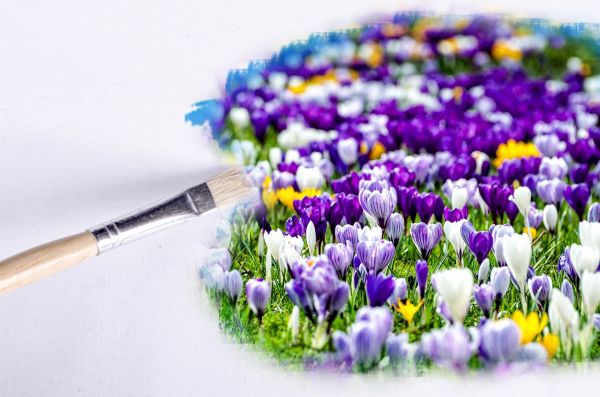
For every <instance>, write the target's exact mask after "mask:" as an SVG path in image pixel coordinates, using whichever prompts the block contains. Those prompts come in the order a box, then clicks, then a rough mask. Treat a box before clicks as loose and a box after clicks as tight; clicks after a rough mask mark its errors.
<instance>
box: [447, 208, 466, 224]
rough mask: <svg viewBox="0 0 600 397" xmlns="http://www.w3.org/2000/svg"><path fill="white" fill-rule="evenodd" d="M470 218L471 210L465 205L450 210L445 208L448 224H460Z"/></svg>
mask: <svg viewBox="0 0 600 397" xmlns="http://www.w3.org/2000/svg"><path fill="white" fill-rule="evenodd" d="M468 216H469V210H468V208H467V206H466V205H465V206H464V207H462V208H455V209H452V210H451V209H450V208H448V207H446V208H444V219H445V220H446V221H447V222H458V221H460V220H463V219H467V217H468Z"/></svg>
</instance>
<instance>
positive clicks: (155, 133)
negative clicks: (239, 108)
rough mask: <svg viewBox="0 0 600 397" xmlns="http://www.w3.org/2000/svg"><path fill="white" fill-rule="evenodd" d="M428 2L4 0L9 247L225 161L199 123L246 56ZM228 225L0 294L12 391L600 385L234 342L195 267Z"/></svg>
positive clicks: (585, 17)
mask: <svg viewBox="0 0 600 397" xmlns="http://www.w3.org/2000/svg"><path fill="white" fill-rule="evenodd" d="M420 3H422V2H409V3H406V2H404V3H401V2H384V1H381V0H375V1H374V0H371V1H364V2H359V1H352V0H336V1H325V0H303V1H248V0H246V1H244V0H235V1H226V0H220V1H214V0H196V1H163V2H158V1H147V0H146V1H142V0H135V1H123V0H103V1H82V0H73V1H64V0H63V1H60V0H59V1H51V2H50V1H25V0H18V1H14V0H2V1H1V2H0V258H1V257H6V256H9V255H11V254H13V253H15V252H17V251H19V250H22V249H25V248H28V247H30V246H32V245H35V244H38V243H42V242H44V241H47V240H50V239H53V238H57V237H61V236H64V235H67V234H70V233H75V232H78V231H80V230H83V229H84V228H86V227H90V226H93V225H95V224H97V223H100V222H102V221H105V220H108V219H111V218H113V217H114V216H116V215H120V214H122V213H124V212H128V211H130V210H132V209H136V208H137V207H139V206H140V205H144V204H147V203H149V202H153V201H156V200H158V199H161V198H164V197H165V196H168V195H170V194H173V193H177V192H178V191H179V190H182V189H184V188H186V187H187V186H189V185H193V184H195V183H198V182H199V181H202V180H203V179H204V178H205V177H206V176H208V175H209V174H210V172H211V171H212V170H214V169H215V168H216V167H217V166H218V164H219V162H218V159H217V157H216V154H214V153H213V150H212V149H211V146H210V145H208V144H207V142H206V140H204V139H203V138H202V137H201V135H200V133H199V130H198V129H197V128H192V127H190V126H189V125H187V124H185V123H184V121H183V117H184V114H185V113H187V112H188V111H189V110H191V106H190V105H191V104H192V103H194V102H196V101H198V100H200V99H205V98H211V97H214V96H217V95H219V93H220V87H221V86H222V84H223V82H224V77H225V74H226V71H227V70H229V69H230V68H233V67H242V66H244V64H245V63H246V62H247V61H248V60H251V59H256V58H266V57H268V56H269V55H270V54H271V51H273V50H275V49H277V48H278V47H279V46H281V45H282V44H285V43H286V42H288V41H290V40H294V39H302V38H305V37H306V35H307V34H308V33H310V32H313V31H328V30H332V29H335V28H345V27H349V26H351V25H352V24H353V23H354V22H355V21H362V20H372V19H377V18H376V17H374V16H375V15H377V14H378V13H385V12H391V11H394V10H397V9H399V8H404V9H406V8H411V6H412V9H415V8H414V7H418V8H419V9H423V8H422V7H423V5H422V4H420ZM427 3H428V4H427V7H428V9H430V10H432V9H433V10H438V11H441V12H478V11H493V12H497V11H508V12H512V13H513V14H517V15H526V16H548V17H552V18H555V19H559V20H563V21H595V22H599V21H598V19H600V14H599V13H598V11H599V8H598V6H595V5H593V3H594V2H593V1H571V2H567V3H565V2H554V1H552V2H551V1H535V2H533V1H527V2H526V1H510V2H504V3H503V4H502V5H498V4H496V5H494V4H487V3H488V2H478V4H479V5H478V6H477V7H475V6H473V5H469V3H470V2H469V1H453V2H450V3H449V2H446V1H438V0H436V1H429V2H427ZM484 3H486V4H484ZM594 19H596V20H594ZM215 219H217V218H216V216H215V215H213V216H211V217H210V218H207V219H205V221H204V222H198V223H195V224H188V225H185V226H182V227H180V228H177V229H175V230H170V231H168V232H166V233H163V234H161V235H158V236H153V237H150V238H148V239H146V240H144V241H140V242H138V243H136V244H133V245H130V246H126V247H123V248H121V249H119V250H118V251H113V252H110V253H107V254H106V255H104V256H102V257H98V258H94V259H92V260H90V261H89V262H87V263H85V264H82V265H81V266H78V267H75V268H72V269H69V270H66V271H64V272H62V273H61V274H59V275H57V276H54V277H52V278H50V279H47V280H44V281H42V282H39V283H37V284H35V285H32V286H28V287H26V288H23V289H21V290H18V291H15V292H12V293H10V294H7V295H4V296H1V297H0V395H1V396H31V395H48V396H71V395H91V396H109V395H110V396H114V395H116V396H193V395H206V396H209V395H231V394H233V393H234V392H235V393H243V394H241V395H260V396H264V395H282V393H283V395H295V394H315V393H317V392H323V393H328V394H329V395H331V393H342V392H343V393H349V392H354V393H362V394H363V395H364V393H365V392H372V393H373V394H375V392H378V393H379V392H382V391H385V392H386V393H387V394H392V393H393V394H394V395H396V394H398V395H405V394H411V395H428V392H430V391H432V390H438V391H439V390H441V391H442V392H443V393H444V394H445V395H449V394H454V393H456V394H459V393H460V395H465V394H466V395H469V394H475V393H477V394H478V395H481V393H487V394H489V393H491V392H500V391H501V390H503V389H505V388H507V387H510V388H512V389H515V390H518V391H524V392H525V391H526V392H533V393H534V394H541V393H542V392H546V393H548V394H554V393H558V392H560V391H561V390H566V392H569V393H570V392H573V391H576V392H577V393H578V394H580V395H583V394H586V393H594V392H597V389H594V387H593V386H594V378H592V377H591V376H590V375H589V374H587V375H586V374H585V373H584V374H580V375H575V374H572V373H560V374H554V373H552V374H530V375H527V376H522V377H518V378H516V379H514V380H511V382H506V381H503V380H502V378H500V380H498V379H487V378H485V379H479V380H473V379H460V378H455V377H453V376H451V377H448V376H443V377H438V376H436V377H430V378H427V379H423V378H408V379H380V378H375V377H368V378H366V379H357V378H354V377H342V376H336V377H333V376H323V375H315V374H301V373H291V374H290V373H286V372H284V371H281V370H279V369H277V368H275V367H273V366H272V364H269V362H268V361H266V360H262V359H257V357H256V355H255V354H253V353H252V352H248V351H244V350H243V349H241V348H240V347H239V346H236V345H231V344H228V343H227V342H226V341H225V340H224V338H223V337H222V336H221V334H220V331H219V329H218V326H217V322H216V317H215V315H214V313H212V312H211V311H210V310H209V309H208V308H207V306H206V302H205V300H203V298H202V296H201V294H200V293H199V286H198V284H197V277H196V269H197V267H198V264H199V262H200V260H201V258H202V254H203V252H204V251H205V248H203V246H204V244H207V243H208V242H209V239H210V238H209V236H210V235H211V230H212V226H211V225H213V224H214V222H213V221H214V220H215ZM594 375H597V374H594ZM586 376H587V377H586ZM586 379H587V380H588V381H589V382H588V383H589V385H590V386H591V387H588V386H587V385H586V383H585V380H586ZM596 379H597V378H596ZM595 383H596V384H597V381H596V382H595ZM504 392H506V391H505V390H504ZM413 393H416V394H413ZM492 394H493V393H492ZM504 395H506V394H504Z"/></svg>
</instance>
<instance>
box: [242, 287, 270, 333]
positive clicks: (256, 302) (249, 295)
mask: <svg viewBox="0 0 600 397" xmlns="http://www.w3.org/2000/svg"><path fill="white" fill-rule="evenodd" d="M246 299H247V300H248V306H250V309H251V310H252V311H253V312H254V314H256V316H257V317H258V322H259V323H261V322H262V317H263V314H264V313H265V309H266V308H267V305H268V304H269V300H270V299H271V283H270V282H268V281H265V280H263V279H262V278H253V279H250V280H248V281H247V282H246Z"/></svg>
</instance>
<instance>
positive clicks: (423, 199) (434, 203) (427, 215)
mask: <svg viewBox="0 0 600 397" xmlns="http://www.w3.org/2000/svg"><path fill="white" fill-rule="evenodd" d="M415 208H416V209H417V214H419V217H420V218H421V221H422V222H424V223H428V222H429V220H430V219H431V217H432V216H433V215H434V214H435V213H436V212H438V213H440V212H443V210H444V202H443V201H442V199H441V198H440V197H439V196H438V195H437V194H435V193H421V194H419V195H417V197H416V198H415ZM438 220H439V218H438Z"/></svg>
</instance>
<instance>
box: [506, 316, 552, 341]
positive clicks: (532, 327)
mask: <svg viewBox="0 0 600 397" xmlns="http://www.w3.org/2000/svg"><path fill="white" fill-rule="evenodd" d="M512 320H513V321H514V322H515V324H517V325H518V326H519V329H520V330H521V344H526V343H529V342H532V341H533V340H535V338H536V337H537V336H538V335H539V334H541V333H542V331H543V330H544V328H545V327H546V325H547V324H548V316H547V315H546V313H544V314H543V315H542V317H541V318H540V317H539V316H538V314H537V313H536V312H531V313H529V314H528V315H527V316H525V315H524V314H523V312H522V311H520V310H517V311H515V312H514V313H513V315H512Z"/></svg>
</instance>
